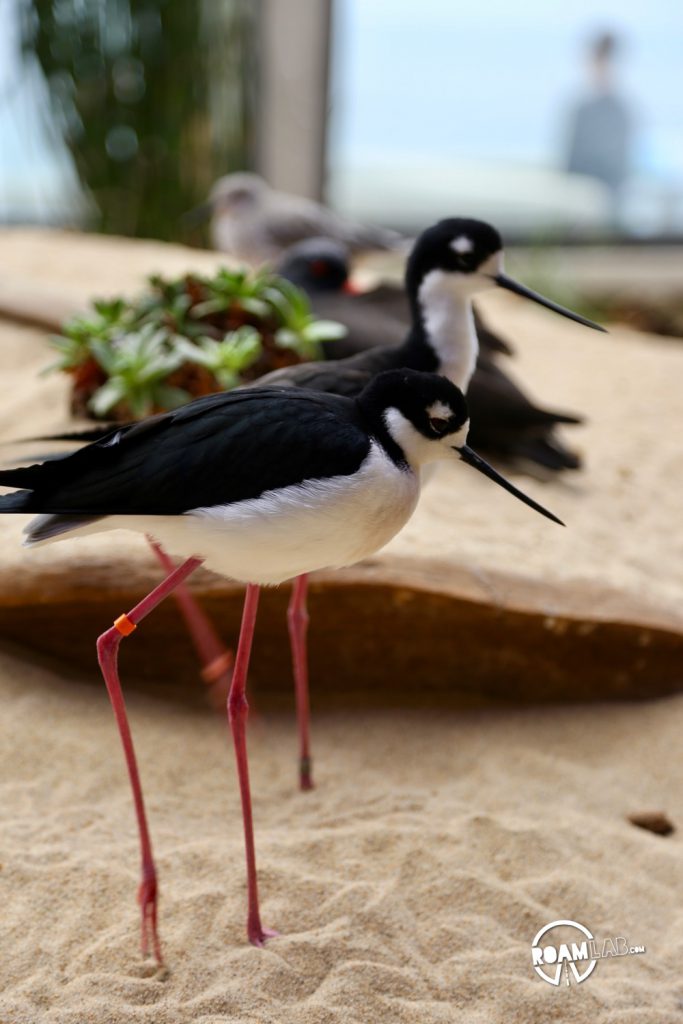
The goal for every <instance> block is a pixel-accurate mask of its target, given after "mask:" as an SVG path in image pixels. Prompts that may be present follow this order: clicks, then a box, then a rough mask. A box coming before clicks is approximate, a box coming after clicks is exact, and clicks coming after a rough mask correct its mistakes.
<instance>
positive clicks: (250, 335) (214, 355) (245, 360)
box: [176, 326, 263, 391]
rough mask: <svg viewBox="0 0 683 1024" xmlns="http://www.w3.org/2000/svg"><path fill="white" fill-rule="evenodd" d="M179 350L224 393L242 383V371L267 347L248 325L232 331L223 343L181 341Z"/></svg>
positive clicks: (199, 339) (178, 344)
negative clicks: (218, 385)
mask: <svg viewBox="0 0 683 1024" xmlns="http://www.w3.org/2000/svg"><path fill="white" fill-rule="evenodd" d="M176 347H177V351H178V352H181V353H183V354H184V355H185V356H186V358H187V359H188V360H189V361H190V362H191V363H198V364H199V365H200V366H203V367H205V368H206V369H207V370H209V371H210V372H211V373H212V374H213V376H214V377H215V378H216V380H217V381H218V383H219V384H220V386H221V388H222V389H223V390H224V391H230V390H231V389H232V388H235V387H237V386H238V384H240V382H241V377H240V375H241V373H242V371H243V370H246V369H248V368H249V367H250V366H252V364H253V363H255V362H256V360H257V359H258V357H259V356H260V355H261V351H262V348H263V346H262V344H261V337H260V335H259V333H258V331H257V330H256V328H255V327H246V326H245V327H238V329H237V330H236V331H230V332H229V333H228V334H226V335H225V337H224V338H223V340H222V341H214V339H213V338H207V337H206V336H204V337H201V338H198V339H197V342H196V344H193V343H191V342H189V341H186V339H185V338H179V339H178V341H177V343H176Z"/></svg>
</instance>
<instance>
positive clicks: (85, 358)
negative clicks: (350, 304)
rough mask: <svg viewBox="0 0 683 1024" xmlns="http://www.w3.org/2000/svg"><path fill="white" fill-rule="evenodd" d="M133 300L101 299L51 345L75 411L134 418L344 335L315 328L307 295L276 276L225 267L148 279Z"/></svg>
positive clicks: (328, 324) (338, 328) (308, 355)
mask: <svg viewBox="0 0 683 1024" xmlns="http://www.w3.org/2000/svg"><path fill="white" fill-rule="evenodd" d="M149 285H150V288H149V289H148V290H147V291H146V292H145V293H144V294H143V295H141V296H139V297H138V298H136V299H134V300H126V299H122V298H114V299H111V300H102V299H99V300H97V301H95V302H94V303H93V308H92V309H91V310H90V311H89V312H88V313H86V314H84V315H83V316H81V317H74V318H73V319H71V320H69V321H68V322H67V323H66V324H65V325H64V328H63V333H62V334H61V335H59V336H55V337H54V338H53V339H52V346H53V348H55V349H56V351H57V352H58V354H59V358H58V360H57V362H56V363H54V364H53V365H52V366H51V367H49V368H48V369H50V370H53V369H60V370H63V371H64V372H66V373H69V374H70V375H71V376H72V378H73V393H72V408H73V410H74V412H76V413H83V412H86V411H87V412H89V413H91V414H93V415H94V416H96V417H100V418H102V417H112V416H113V417H119V418H130V417H141V416H146V415H148V414H149V413H150V412H153V411H154V412H156V411H160V410H163V409H168V408H174V407H175V406H177V405H179V404H182V402H186V401H189V400H190V399H191V398H193V397H196V396H198V395H202V394H209V393H211V392H213V391H221V390H227V389H230V388H233V387H237V386H238V385H240V384H243V383H245V382H246V381H248V380H253V379H255V378H257V377H259V376H261V375H262V374H264V373H267V372H268V371H269V370H272V369H277V368H278V367H281V366H286V365H288V364H291V363H295V362H301V361H305V360H307V359H318V358H321V357H322V354H323V343H324V342H325V341H327V340H331V339H333V338H339V337H342V336H343V335H344V334H345V332H346V328H344V327H343V326H342V325H341V324H336V323H333V322H332V321H328V320H316V319H315V317H314V316H313V314H312V313H311V308H310V305H309V302H308V298H307V296H306V295H305V293H304V292H302V291H300V289H298V288H296V287H295V286H294V285H293V284H291V283H290V282H289V281H285V280H283V279H281V278H279V277H277V276H275V275H273V274H270V273H265V272H263V271H261V272H251V271H246V270H233V269H228V268H222V269H220V270H218V271H217V272H216V274H214V275H213V276H212V277H199V276H193V275H188V276H185V277H180V278H170V279H169V278H164V277H162V276H160V275H156V276H154V277H150V278H149Z"/></svg>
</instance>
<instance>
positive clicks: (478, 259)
mask: <svg viewBox="0 0 683 1024" xmlns="http://www.w3.org/2000/svg"><path fill="white" fill-rule="evenodd" d="M338 269H339V268H338ZM405 280H406V293H407V297H408V303H409V307H410V315H411V326H410V328H409V330H408V333H407V336H406V337H405V340H404V341H403V342H402V344H400V345H396V346H387V345H384V346H379V347H376V348H370V349H367V350H366V351H363V352H359V353H357V354H356V355H354V356H350V357H349V358H347V359H340V360H336V361H329V360H328V361H325V362H315V363H301V364H299V365H298V366H291V367H287V368H286V369H283V370H276V371H275V372H274V373H270V374H267V375H266V376H265V377H262V378H261V380H260V381H259V383H260V384H280V385H288V386H290V387H303V388H316V389H319V390H321V391H327V392H330V393H334V394H342V395H349V396H354V395H357V394H358V393H359V392H360V391H361V390H362V388H363V387H365V386H366V384H367V383H368V381H370V380H371V379H372V377H373V376H374V375H375V374H378V373H382V372H384V371H386V370H391V369H395V368H397V367H402V366H405V367H410V368H411V369H414V370H423V371H429V372H434V373H439V374H443V375H444V376H445V377H448V378H449V379H450V380H451V381H453V383H454V384H456V385H457V386H458V387H459V388H461V390H462V391H464V392H467V391H468V388H469V387H470V385H471V382H472V380H473V374H475V367H476V365H477V359H478V356H479V342H478V338H477V332H476V329H475V321H474V313H473V309H472V299H473V298H474V296H475V295H477V294H479V293H480V292H483V291H486V290H488V289H491V288H495V287H499V288H504V289H506V290H508V291H512V292H514V293H515V294H517V295H521V296H523V297H525V298H527V299H530V300H531V301H532V302H535V303H537V304H538V305H541V306H545V307H546V308H547V309H550V310H552V311H554V312H556V313H559V314H561V315H562V316H565V317H568V318H569V319H570V320H575V321H576V322H578V323H580V324H584V325H585V326H587V327H593V328H595V329H596V330H599V331H602V330H604V328H602V327H600V326H599V325H598V324H594V323H593V322H592V321H591V320H587V319H586V318H585V317H582V316H580V315H579V314H577V313H573V312H572V311H571V310H568V309H565V308H564V307H563V306H559V305H557V303H554V302H552V301H550V300H549V299H546V298H544V297H543V296H542V295H539V294H537V293H536V292H534V291H531V289H529V288H526V287H525V286H524V285H522V284H519V282H517V281H515V280H514V279H512V278H510V277H508V276H507V274H506V273H505V272H504V270H503V242H502V239H501V237H500V235H499V233H498V231H497V230H496V229H495V228H494V227H492V226H491V225H490V224H487V223H485V222H484V221H480V220H473V219H471V218H466V217H451V218H447V219H445V220H441V221H439V222H438V223H437V224H434V225H432V227H430V228H428V229H427V230H426V231H424V232H423V233H422V234H421V235H420V236H419V238H418V239H417V241H416V243H415V245H414V246H413V249H412V251H411V253H410V256H409V257H408V264H407V267H406V279H405ZM475 376H476V375H475ZM482 384H483V385H484V387H485V390H487V391H489V392H491V391H495V389H496V388H499V389H500V386H501V380H500V372H497V371H496V370H495V368H493V367H489V368H488V370H487V377H486V378H485V379H484V380H483V381H482ZM511 386H512V387H514V385H511ZM504 390H505V391H506V395H505V399H506V401H507V402H508V404H509V401H510V398H511V394H510V388H507V389H504ZM477 391H479V393H481V388H480V386H479V385H477ZM480 397H481V394H480ZM484 397H485V396H484ZM522 397H523V396H522ZM497 401H498V408H499V413H498V414H496V413H495V412H494V413H493V422H492V423H491V430H490V431H489V434H490V433H492V432H497V439H498V444H499V445H500V443H501V438H502V437H505V436H508V435H509V433H510V418H509V417H508V423H507V427H505V426H503V425H502V424H501V423H500V422H499V421H500V420H502V419H503V418H504V403H503V400H502V397H501V395H500V394H499V395H498V397H497ZM519 401H520V393H519V391H518V390H517V394H516V395H514V394H513V395H512V404H513V407H515V406H516V407H518V406H519ZM482 405H483V406H484V408H482ZM488 408H490V403H489V402H488V400H486V401H480V402H479V409H478V413H479V418H480V419H481V418H482V416H483V417H484V418H486V416H487V409H488ZM494 408H495V407H494ZM526 411H527V413H529V410H528V409H527V410H526ZM532 411H533V412H532V414H529V415H528V416H527V424H526V426H527V429H528V430H529V432H530V434H531V435H532V436H531V438H529V439H527V440H529V441H531V440H532V438H533V434H534V431H535V432H536V433H538V432H539V431H540V432H542V430H543V429H544V428H545V429H546V430H547V428H548V426H549V419H548V417H549V416H550V417H552V416H553V414H546V413H545V412H544V411H543V410H536V409H535V408H533V407H532ZM506 412H509V409H508V410H506ZM555 415H557V414H555ZM489 419H490V418H489ZM570 419H571V417H567V420H568V421H569V420H570ZM476 429H477V426H476V421H475V430H476ZM531 450H532V449H531V445H530V444H528V445H527V452H528V453H529V452H530V451H531ZM306 587H307V582H306V580H300V581H297V584H296V586H295V588H294V591H293V594H292V600H291V602H290V606H289V610H288V621H289V631H290V637H291V644H292V654H293V664H294V674H295V686H296V693H297V715H298V719H299V736H300V772H299V778H300V785H301V787H302V788H303V789H308V788H310V786H311V785H312V781H311V757H310V736H309V715H308V708H309V698H308V675H307V669H306V663H307V658H306V630H307V626H308V613H307V609H306V596H307V595H306Z"/></svg>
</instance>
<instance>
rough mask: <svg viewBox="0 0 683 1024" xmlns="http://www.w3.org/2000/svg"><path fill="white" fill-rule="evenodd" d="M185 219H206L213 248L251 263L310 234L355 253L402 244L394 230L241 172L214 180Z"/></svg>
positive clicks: (274, 255) (277, 253)
mask: <svg viewBox="0 0 683 1024" xmlns="http://www.w3.org/2000/svg"><path fill="white" fill-rule="evenodd" d="M185 217H186V220H188V221H190V222H192V221H194V222H197V221H199V220H200V219H205V218H207V217H210V218H211V239H212V244H213V247H214V248H215V249H219V250H220V251H221V252H227V253H230V254H231V255H233V256H236V257H237V258H238V259H241V260H246V261H247V262H248V263H253V264H258V263H265V262H267V261H269V260H273V259H276V258H277V257H278V255H279V254H280V253H281V252H282V250H283V249H285V248H286V247H287V246H288V245H292V244H293V243H294V242H298V241H300V240H301V239H302V238H309V237H310V236H312V235H326V236H328V237H330V238H337V239H339V240H340V241H342V242H344V244H345V245H348V246H349V247H350V248H351V249H353V250H354V251H359V250H364V249H365V250H367V249H394V248H396V247H397V246H398V245H400V244H401V236H400V235H399V234H398V233H397V232H395V231H390V230H388V229H387V228H381V227H375V226H371V225H363V224H356V223H354V222H353V221H349V220H346V219H345V218H343V217H340V216H339V215H338V214H336V213H334V211H333V210H330V209H329V208H328V207H326V206H322V205H321V204H320V203H316V202H314V201H313V200H311V199H304V198H302V197H301V196H295V195H290V194H289V193H287V192H277V191H275V189H272V188H270V187H269V186H268V184H267V183H266V182H265V181H264V180H263V178H260V177H259V176H258V175H257V174H251V173H248V172H246V171H239V172H237V173H235V174H226V175H225V177H223V178H219V179H218V181H217V182H216V183H215V184H214V186H213V188H212V189H211V192H210V194H209V198H208V199H207V201H206V202H205V203H202V204H201V205H200V206H198V207H196V208H195V209H194V210H191V211H190V213H188V214H186V215H185Z"/></svg>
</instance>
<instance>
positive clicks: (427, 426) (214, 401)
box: [0, 370, 560, 963]
mask: <svg viewBox="0 0 683 1024" xmlns="http://www.w3.org/2000/svg"><path fill="white" fill-rule="evenodd" d="M467 429H468V412H467V406H466V403H465V399H464V397H463V395H462V392H461V391H460V390H459V389H458V388H457V387H456V386H455V385H454V384H452V383H451V382H450V381H449V380H447V379H445V378H444V377H439V376H437V375H436V374H427V373H418V372H414V371H411V370H394V371H390V372H388V373H383V374H380V375H379V376H377V377H376V378H375V379H374V380H373V381H371V383H370V384H368V385H367V387H365V388H364V389H363V390H362V391H361V393H360V394H359V395H358V396H357V397H356V398H353V399H351V398H345V397H342V396H339V395H332V394H324V393H320V392H316V391H307V390H304V389H298V388H251V389H245V390H239V391H231V392H226V393H222V394H216V395H210V396H208V397H206V398H200V399H197V400H196V401H194V402H191V403H190V404H189V405H186V406H184V407H183V408H181V409H179V410H177V411H175V412H170V413H165V414H163V415H159V416H153V417H152V418H150V419H148V420H144V421H143V422H141V423H137V424H134V425H131V426H128V427H121V428H118V429H116V430H115V431H113V432H112V433H111V434H109V435H108V436H106V437H104V438H102V439H101V440H99V441H96V442H94V443H93V444H90V445H88V446H86V447H85V448H81V449H80V450H78V451H76V452H74V453H73V454H71V455H67V456H64V457H63V458H61V459H55V460H52V461H49V462H45V463H43V464H42V465H35V466H29V467H25V468H18V469H8V470H3V471H0V485H2V486H7V487H17V488H21V489H20V490H18V491H15V492H13V493H11V494H6V495H3V496H0V512H4V513H32V514H36V515H37V518H35V519H33V520H31V522H29V524H28V525H27V526H26V527H25V531H24V532H25V534H26V541H25V543H26V544H28V545H30V546H33V545H36V544H39V543H42V542H46V541H54V540H58V539H60V538H62V537H63V536H65V535H70V534H72V533H76V534H92V533H96V532H99V531H102V530H105V531H106V530H111V529H117V528H118V529H121V528H123V529H129V530H135V531H139V532H141V533H143V534H145V535H147V536H152V537H154V538H155V539H156V540H158V541H160V542H161V543H163V545H164V547H165V548H167V549H168V550H169V551H171V552H173V553H174V554H177V555H181V556H182V557H183V558H184V559H185V561H184V562H183V563H182V564H181V565H180V566H179V567H178V568H176V569H174V570H173V571H172V572H171V573H170V574H169V575H168V576H167V578H166V579H165V581H164V582H163V583H161V584H160V585H159V586H158V587H156V589H155V590H153V591H152V592H151V593H150V594H148V595H147V597H145V598H144V599H143V600H142V601H140V602H139V603H138V604H137V605H136V606H135V607H134V608H132V609H130V610H129V611H128V612H127V613H125V614H123V615H121V616H119V618H117V619H116V621H115V623H114V625H113V626H112V627H111V628H110V629H108V630H107V631H106V632H104V633H103V634H102V635H101V636H100V638H99V640H98V642H97V650H98V657H99V662H100V667H101V669H102V674H103V676H104V680H105V683H106V686H107V690H108V692H109V696H110V699H111V703H112V707H113V710H114V713H115V716H116V720H117V724H118V728H119V732H120V735H121V740H122V744H123V747H124V752H125V757H126V763H127V767H128V773H129V776H130V782H131V786H132V790H133V797H134V802H135V811H136V815H137V821H138V829H139V834H140V847H141V860H142V873H141V875H142V876H141V882H140V888H139V893H138V899H139V902H140V908H141V914H142V951H143V954H146V953H147V951H148V948H149V945H150V943H151V946H152V949H153V951H154V954H155V956H156V958H157V960H158V962H159V963H161V962H162V953H161V944H160V941H159V934H158V925H157V872H156V868H155V864H154V858H153V854H152V843H151V838H150V833H149V828H148V825H147V819H146V815H145V808H144V801H143V794H142V787H141V784H140V778H139V774H138V768H137V762H136V757H135V751H134V748H133V742H132V738H131V734H130V729H129V725H128V721H127V717H126V711H125V704H124V699H123V694H122V691H121V684H120V680H119V673H118V651H119V646H120V643H121V640H122V639H123V637H126V636H129V635H130V634H131V633H132V632H133V631H134V630H135V629H136V628H137V626H138V624H139V623H140V621H141V620H142V619H143V618H144V617H145V616H146V615H148V614H149V613H150V612H151V611H152V610H153V609H154V608H155V607H156V606H157V605H158V604H159V603H160V602H161V601H163V599H164V598H165V597H167V596H168V595H169V594H170V593H171V592H172V591H173V590H174V588H176V587H177V586H178V585H179V584H180V583H182V582H183V581H184V580H186V579H187V577H188V576H189V575H190V574H191V573H192V572H194V570H195V569H197V568H198V567H199V566H200V565H201V564H202V563H205V564H206V566H207V567H208V568H209V569H212V570H213V571H215V572H217V573H220V574H222V575H224V576H228V577H230V578H231V579H236V580H240V581H242V582H244V583H246V584H247V591H246V597H245V602H244V611H243V617H242V626H241V630H240V638H239V643H238V649H237V656H236V660H235V669H234V672H233V677H232V684H231V688H230V695H229V698H228V716H229V720H230V726H231V729H232V734H233V740H234V746H235V755H236V762H237V773H238V779H239V786H240V794H241V800H242V814H243V822H244V836H245V849H246V860H247V891H248V915H247V934H248V937H249V940H250V941H251V942H252V943H253V944H254V945H257V946H262V945H263V944H264V942H265V941H266V940H267V939H268V938H270V937H272V936H273V935H275V934H276V933H275V932H273V931H271V930H270V929H268V928H264V927H263V925H262V922H261V915H260V909H259V899H258V886H257V876H256V856H255V848H254V833H253V823H252V808H251V793H250V787H249V772H248V765H247V749H246V722H247V712H248V704H247V698H246V683H247V672H248V666H249V657H250V652H251V645H252V638H253V633H254V627H255V622H256V613H257V607H258V598H259V588H260V586H261V585H263V584H277V583H281V582H283V581H284V580H288V579H291V578H292V577H295V576H300V575H301V574H302V573H308V572H311V571H312V570H314V569H322V568H326V567H340V566H344V565H350V564H352V563H354V562H357V561H358V560H359V559H362V558H364V557H366V556H368V555H370V554H372V553H373V552H374V551H377V550H378V549H379V548H381V547H383V546H384V545H385V544H386V543H387V542H388V541H389V540H390V539H391V538H392V537H393V536H394V535H395V534H396V533H398V531H399V530H400V529H401V528H402V527H403V526H404V524H405V523H406V522H407V521H408V519H409V518H410V516H411V514H412V512H413V510H414V508H415V506H416V504H417V501H418V497H419V493H420V478H421V470H422V468H423V467H424V466H425V465H426V464H428V463H430V462H432V461H434V460H438V459H448V460H450V461H456V460H462V461H463V462H465V463H466V464H468V465H469V466H472V467H473V468H475V469H477V470H479V471H480V472H482V473H484V475H486V476H487V477H489V479H492V480H494V481H495V482H497V483H498V484H500V485H501V486H502V487H504V488H505V489H506V490H508V491H509V492H510V493H512V494H513V495H515V496H516V497H517V498H519V499H521V500H522V501H523V502H525V503H526V504H527V505H530V506H531V507H532V508H533V509H535V510H536V511H538V512H540V513H542V514H543V515H544V516H547V517H548V518H549V519H552V520H554V521H555V522H560V520H558V519H556V517H555V516H553V515H552V513H550V512H548V511H546V510H545V509H544V508H542V506H540V505H538V504H537V503H536V502H535V501H533V500H532V499H530V498H528V497H527V496H526V495H524V494H522V492H521V491H519V490H518V489H517V488H516V487H514V486H513V485H512V484H510V483H508V482H507V481H506V480H505V479H504V478H503V477H501V476H500V475H499V474H498V473H497V472H496V471H495V470H494V469H492V468H491V467H490V466H489V465H488V464H487V463H485V462H484V461H483V460H482V459H481V458H480V457H479V456H478V455H476V454H475V452H474V451H473V450H472V449H471V448H470V447H469V446H468V445H467ZM455 504H456V506H457V503H455Z"/></svg>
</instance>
